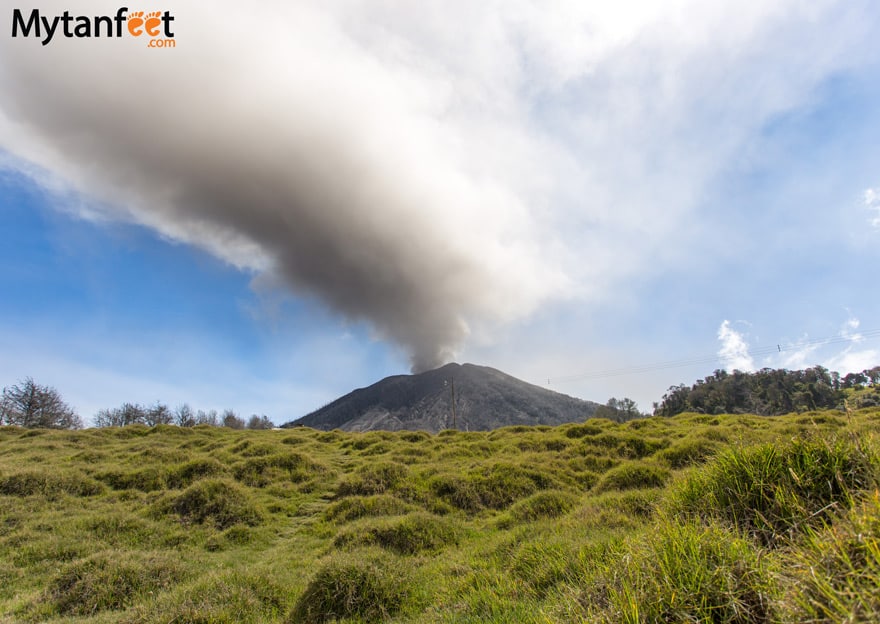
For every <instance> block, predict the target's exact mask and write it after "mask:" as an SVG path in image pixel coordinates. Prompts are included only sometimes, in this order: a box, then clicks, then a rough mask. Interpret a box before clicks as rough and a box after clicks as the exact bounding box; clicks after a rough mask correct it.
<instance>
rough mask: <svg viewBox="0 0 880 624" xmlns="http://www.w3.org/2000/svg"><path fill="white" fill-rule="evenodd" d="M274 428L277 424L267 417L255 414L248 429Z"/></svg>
mask: <svg viewBox="0 0 880 624" xmlns="http://www.w3.org/2000/svg"><path fill="white" fill-rule="evenodd" d="M273 427H275V424H274V423H273V422H272V421H271V420H269V417H268V416H266V415H263V416H257V415H256V414H254V415H253V416H251V417H250V419H248V424H247V428H248V429H272V428H273Z"/></svg>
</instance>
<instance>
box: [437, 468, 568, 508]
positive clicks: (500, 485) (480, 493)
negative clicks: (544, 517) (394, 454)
mask: <svg viewBox="0 0 880 624" xmlns="http://www.w3.org/2000/svg"><path fill="white" fill-rule="evenodd" d="M556 485H557V483H556V481H555V479H554V478H553V476H552V475H551V474H548V473H546V472H543V471H541V470H536V469H531V468H525V467H523V466H520V465H517V464H514V463H501V462H498V463H493V464H489V465H486V466H483V467H481V468H477V469H475V470H472V471H471V472H470V473H468V474H467V475H465V476H461V475H454V474H443V475H437V476H435V477H433V478H432V479H431V481H430V482H429V487H430V489H431V491H432V492H433V493H434V494H435V495H436V496H438V497H439V498H441V499H442V500H444V501H445V502H447V503H449V504H450V505H452V506H454V507H457V508H459V509H461V510H464V511H469V512H476V511H480V510H481V509H484V508H489V509H506V508H507V507H509V506H510V505H512V504H513V503H514V502H516V501H517V500H519V499H521V498H524V497H526V496H529V495H531V494H534V493H535V492H536V491H537V490H540V489H546V488H552V487H555V486H556Z"/></svg>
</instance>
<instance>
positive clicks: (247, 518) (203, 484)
mask: <svg viewBox="0 0 880 624" xmlns="http://www.w3.org/2000/svg"><path fill="white" fill-rule="evenodd" d="M160 509H162V510H164V511H171V512H173V513H176V514H177V515H178V516H180V519H181V521H182V522H185V523H191V524H205V523H212V524H214V526H216V527H217V528H218V529H221V530H222V529H227V528H229V527H231V526H232V525H234V524H247V525H250V526H255V525H257V524H259V523H260V522H261V521H262V520H263V513H262V512H261V511H260V509H259V508H258V507H257V505H256V504H255V503H254V502H253V500H252V499H251V496H250V495H249V494H248V493H247V491H245V490H244V489H243V488H242V487H241V486H240V485H238V484H237V483H235V482H234V481H230V480H228V479H204V480H202V481H197V482H196V483H194V484H193V485H191V486H190V487H189V488H187V489H186V490H184V491H183V493H181V494H180V495H179V496H176V497H174V498H172V499H171V500H170V501H166V502H165V503H164V504H163V505H161V506H160Z"/></svg>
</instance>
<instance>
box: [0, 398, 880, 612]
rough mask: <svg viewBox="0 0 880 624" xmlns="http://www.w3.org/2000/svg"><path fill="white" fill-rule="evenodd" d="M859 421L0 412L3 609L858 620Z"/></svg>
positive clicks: (877, 510) (870, 455)
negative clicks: (182, 417)
mask: <svg viewBox="0 0 880 624" xmlns="http://www.w3.org/2000/svg"><path fill="white" fill-rule="evenodd" d="M878 431H880V409H877V408H870V409H865V410H861V411H857V412H855V413H854V414H853V415H851V416H847V415H845V414H841V413H839V412H816V413H809V414H792V415H789V416H781V417H773V418H768V417H757V416H751V415H712V416H707V415H702V414H681V415H679V416H677V417H674V418H669V419H662V418H647V419H643V420H638V421H631V422H628V423H625V424H617V423H614V422H612V421H609V420H590V421H587V422H584V423H574V424H569V425H563V426H560V427H553V428H551V427H522V426H520V427H508V428H505V429H501V430H497V431H493V432H457V431H453V430H449V431H444V432H441V433H440V434H437V435H429V434H427V433H424V432H370V433H363V434H359V433H345V432H342V431H331V432H318V431H314V430H309V429H296V430H289V431H233V430H230V429H222V428H211V427H196V428H192V429H185V428H183V429H182V428H177V427H170V426H160V427H155V428H148V427H144V426H134V427H129V428H124V429H106V430H84V431H75V432H66V431H40V430H33V431H25V430H21V429H16V428H11V427H2V428H0V577H2V579H3V583H2V584H0V621H9V622H13V621H14V622H18V621H22V622H48V623H53V624H61V623H65V622H71V623H72V622H85V621H88V622H97V623H98V624H101V623H110V622H127V623H132V624H134V623H138V624H140V623H146V622H181V623H182V622H192V623H197V622H204V623H213V624H217V623H224V622H230V623H231V622H244V623H248V622H254V623H256V622H267V623H270V624H271V623H279V624H280V623H286V622H340V623H349V624H353V623H354V622H376V621H388V622H416V623H422V624H428V623H434V622H446V623H462V622H473V623H478V622H479V623H484V622H490V623H491V622H496V623H502V622H505V623H506V622H509V623H513V622H516V623H519V622H526V623H528V622H535V623H539V622H540V623H542V624H546V623H548V622H558V623H563V622H632V623H636V622H639V623H642V622H644V623H648V622H719V623H720V622H744V623H750V622H753V623H764V622H805V621H810V622H867V621H876V620H878V619H880V590H878V589H877V588H878V586H880V494H878V489H877V488H878V484H880V481H878V477H880V461H878V450H880V446H878V444H877V442H876V441H875V435H876V433H877V432H878Z"/></svg>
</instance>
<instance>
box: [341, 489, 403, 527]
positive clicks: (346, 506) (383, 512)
mask: <svg viewBox="0 0 880 624" xmlns="http://www.w3.org/2000/svg"><path fill="white" fill-rule="evenodd" d="M411 509H412V506H411V505H409V504H407V503H405V502H404V501H402V500H400V499H399V498H397V497H396V496H391V495H389V494H378V495H374V496H350V497H347V498H343V499H342V500H340V501H337V502H335V503H333V504H332V505H330V506H328V507H327V509H326V510H325V511H324V517H325V518H326V519H327V520H331V521H333V522H339V523H342V522H349V521H351V520H357V519H358V518H364V517H370V516H397V515H401V514H404V513H406V512H407V511H410V510H411Z"/></svg>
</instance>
